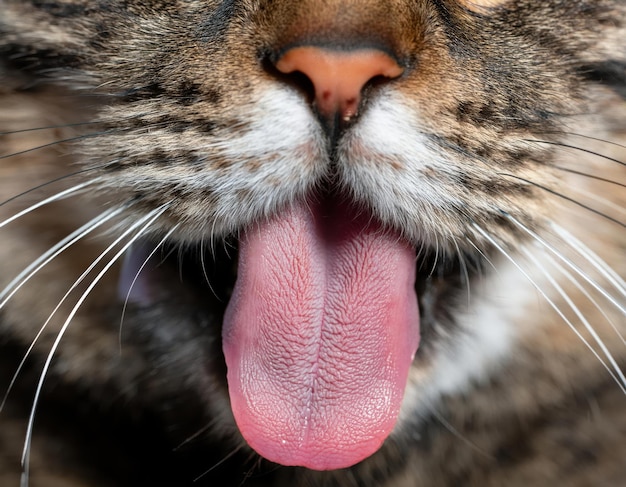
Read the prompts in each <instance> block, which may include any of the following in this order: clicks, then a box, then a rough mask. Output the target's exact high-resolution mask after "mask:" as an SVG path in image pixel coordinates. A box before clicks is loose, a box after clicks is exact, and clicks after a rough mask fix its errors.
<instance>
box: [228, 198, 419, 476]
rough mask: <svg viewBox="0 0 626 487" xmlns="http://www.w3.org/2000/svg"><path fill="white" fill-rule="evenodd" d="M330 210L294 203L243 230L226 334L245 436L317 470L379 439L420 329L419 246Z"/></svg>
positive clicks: (350, 213) (277, 456) (278, 456)
mask: <svg viewBox="0 0 626 487" xmlns="http://www.w3.org/2000/svg"><path fill="white" fill-rule="evenodd" d="M325 210H326V211H323V209H322V208H321V207H320V205H315V204H310V205H307V204H306V203H300V204H296V205H294V206H293V207H292V208H290V209H288V210H286V211H285V212H284V213H283V214H280V215H278V216H276V217H275V218H274V219H273V220H271V221H269V222H265V223H261V224H259V225H258V227H255V228H252V229H251V230H250V231H249V232H248V233H247V234H246V235H245V236H244V238H243V239H242V241H241V243H240V254H239V259H240V262H239V275H238V278H237V283H236V285H235V289H234V292H233V296H232V298H231V301H230V303H229V305H228V308H227V311H226V315H225V320H224V338H223V342H224V355H225V358H226V363H227V367H228V384H229V393H230V397H231V405H232V409H233V413H234V416H235V420H236V422H237V425H238V426H239V429H240V431H241V433H242V435H243V436H244V438H245V439H246V440H247V441H248V443H249V444H250V446H251V447H252V448H254V449H255V450H257V452H258V453H260V454H261V455H262V456H264V457H266V458H267V459H269V460H272V461H275V462H278V463H281V464H283V465H300V466H305V467H309V468H313V469H318V470H325V469H334V468H342V467H346V466H350V465H353V464H354V463H357V462H358V461H360V460H362V459H363V458H365V457H367V456H369V455H371V454H372V453H374V452H375V451H376V450H377V449H378V448H379V447H380V445H381V444H382V442H383V441H384V439H385V438H386V437H387V436H388V435H389V433H390V432H391V430H392V428H393V426H394V424H395V421H396V418H397V415H398V412H399V408H400V403H401V400H402V395H403V391H404V387H405V385H406V380H407V375H408V369H409V366H410V363H411V361H412V358H413V355H414V353H415V351H416V349H417V344H418V337H419V318H418V312H417V299H416V296H415V292H414V290H413V285H414V280H415V252H414V250H413V249H412V248H411V246H410V245H409V244H408V242H405V241H403V240H402V239H401V238H400V237H399V235H396V234H395V233H393V232H388V231H385V230H383V229H382V227H381V226H380V225H378V224H376V223H373V222H372V221H371V219H370V218H369V216H368V215H367V214H362V215H360V214H359V213H358V211H357V210H356V209H355V208H353V207H351V206H349V205H347V204H337V203H335V202H331V204H329V205H328V206H327V207H326V208H325ZM357 215H358V216H357Z"/></svg>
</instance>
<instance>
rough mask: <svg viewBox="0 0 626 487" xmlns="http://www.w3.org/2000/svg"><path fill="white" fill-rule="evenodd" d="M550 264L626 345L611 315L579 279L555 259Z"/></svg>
mask: <svg viewBox="0 0 626 487" xmlns="http://www.w3.org/2000/svg"><path fill="white" fill-rule="evenodd" d="M550 262H551V264H552V265H553V266H554V267H556V268H557V269H558V271H559V272H561V274H563V275H564V276H565V277H566V278H567V280H568V281H569V282H571V283H572V284H573V285H574V286H575V287H576V289H578V290H579V291H580V292H581V293H582V295H583V296H585V297H586V298H587V299H588V300H589V301H590V302H591V304H593V305H594V306H595V308H596V309H597V310H598V311H599V312H600V314H601V315H602V316H603V317H604V319H605V320H606V321H607V322H608V324H609V325H610V326H611V328H613V331H615V333H616V334H617V336H618V337H619V338H620V340H621V342H622V343H623V344H624V345H626V339H625V338H624V337H623V336H622V332H621V331H620V330H619V329H618V328H617V326H616V325H615V323H613V321H612V320H611V318H610V317H609V315H608V314H607V313H606V311H604V308H603V307H602V306H600V304H599V303H598V302H597V301H596V300H595V299H594V297H593V296H592V295H591V293H590V292H589V291H587V290H586V289H585V287H584V286H583V285H582V284H581V283H580V282H579V281H578V279H576V277H575V276H574V275H573V274H572V273H571V272H569V271H568V270H567V269H566V268H565V267H563V265H561V264H559V263H558V262H557V261H556V260H554V259H551V260H550Z"/></svg>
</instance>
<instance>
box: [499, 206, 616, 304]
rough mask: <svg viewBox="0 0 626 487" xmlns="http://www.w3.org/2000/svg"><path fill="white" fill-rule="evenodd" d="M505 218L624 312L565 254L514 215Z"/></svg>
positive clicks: (610, 296) (614, 300)
mask: <svg viewBox="0 0 626 487" xmlns="http://www.w3.org/2000/svg"><path fill="white" fill-rule="evenodd" d="M506 216H507V218H508V219H509V220H510V221H511V222H513V223H514V224H515V225H516V226H517V227H518V228H520V229H522V230H523V231H524V232H526V233H527V234H528V235H530V236H531V237H532V238H533V239H534V240H536V241H537V242H539V243H540V244H541V245H542V246H543V247H545V248H546V249H548V250H549V251H550V252H551V253H552V254H554V255H555V256H557V257H558V258H559V260H561V261H562V262H563V263H565V265H566V266H567V267H569V268H570V269H572V270H573V271H574V272H575V273H576V274H578V275H579V276H580V277H582V278H583V279H584V280H585V281H587V282H588V283H589V284H590V285H591V286H593V288H594V289H595V290H596V291H598V292H599V293H600V294H602V295H603V296H604V297H605V298H606V299H607V300H609V301H610V302H611V304H613V305H614V306H615V307H616V308H617V309H618V310H620V311H621V312H622V313H624V314H626V308H624V306H623V305H621V304H620V303H619V301H618V300H617V299H616V298H614V297H613V296H612V295H611V294H609V293H608V292H607V291H606V290H605V289H604V288H603V287H602V286H600V285H599V284H598V283H596V282H595V281H594V280H593V279H591V278H590V277H589V276H588V275H587V274H586V273H584V272H583V271H582V270H581V269H580V268H579V267H578V266H577V265H575V264H574V263H573V262H572V261H570V260H569V259H567V258H566V257H565V256H563V254H561V253H560V252H559V251H558V250H556V249H555V248H554V247H553V246H552V245H550V244H549V243H548V242H546V241H545V240H544V239H542V238H541V237H540V236H539V235H537V234H536V233H535V232H533V231H532V230H531V229H529V228H527V227H526V226H525V225H522V223H520V222H519V221H517V219H515V218H514V217H512V216H511V215H508V214H507V215H506Z"/></svg>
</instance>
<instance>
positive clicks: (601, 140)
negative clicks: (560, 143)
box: [544, 131, 626, 149]
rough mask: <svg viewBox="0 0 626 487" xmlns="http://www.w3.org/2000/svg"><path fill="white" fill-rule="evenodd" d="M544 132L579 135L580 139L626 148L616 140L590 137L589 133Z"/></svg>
mask: <svg viewBox="0 0 626 487" xmlns="http://www.w3.org/2000/svg"><path fill="white" fill-rule="evenodd" d="M544 133H546V134H550V133H551V134H555V135H567V136H570V137H572V136H573V137H580V138H581V139H587V140H594V141H596V142H602V143H603V144H608V145H612V146H615V147H621V148H622V149H626V145H624V144H620V143H618V142H614V141H612V140H606V139H601V138H600V137H592V136H590V135H585V134H578V133H576V132H560V131H559V132H544Z"/></svg>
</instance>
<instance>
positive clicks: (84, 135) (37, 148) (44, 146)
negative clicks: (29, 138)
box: [0, 129, 121, 160]
mask: <svg viewBox="0 0 626 487" xmlns="http://www.w3.org/2000/svg"><path fill="white" fill-rule="evenodd" d="M120 130H121V129H115V130H103V131H102V132H93V133H91V134H83V135H76V136H74V137H68V138H66V139H59V140H55V141H54V142H48V143H47V144H41V145H38V146H36V147H31V148H30V149H24V150H21V151H17V152H12V153H11V154H4V155H1V156H0V160H2V159H8V158H9V157H15V156H21V155H23V154H28V153H29V152H34V151H37V150H41V149H45V148H46V147H52V146H53V145H57V144H63V143H65V142H74V141H77V140H81V139H90V138H92V137H100V136H102V135H109V134H114V133H115V132H119V131H120Z"/></svg>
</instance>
